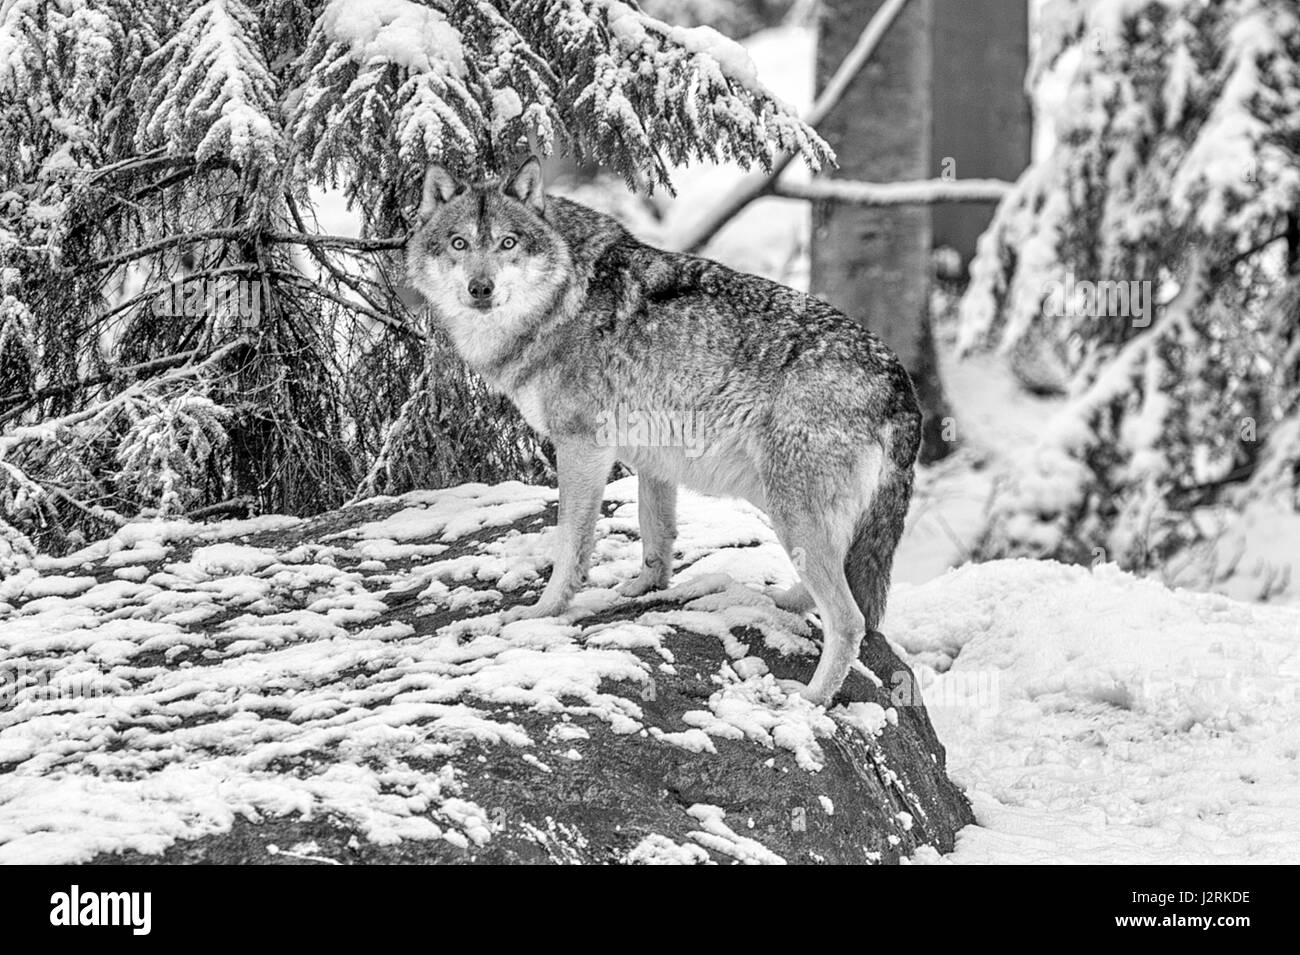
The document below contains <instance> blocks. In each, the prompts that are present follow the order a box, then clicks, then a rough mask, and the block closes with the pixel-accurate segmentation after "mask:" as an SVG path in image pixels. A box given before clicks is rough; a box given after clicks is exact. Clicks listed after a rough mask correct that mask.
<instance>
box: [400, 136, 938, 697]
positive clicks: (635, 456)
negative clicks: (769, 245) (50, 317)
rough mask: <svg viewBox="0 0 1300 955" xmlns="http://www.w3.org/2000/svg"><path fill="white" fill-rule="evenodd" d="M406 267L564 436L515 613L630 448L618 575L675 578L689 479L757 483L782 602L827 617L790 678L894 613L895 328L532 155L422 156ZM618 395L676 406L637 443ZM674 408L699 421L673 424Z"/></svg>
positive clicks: (826, 685) (902, 510)
mask: <svg viewBox="0 0 1300 955" xmlns="http://www.w3.org/2000/svg"><path fill="white" fill-rule="evenodd" d="M407 271H408V277H409V279H410V281H411V284H412V285H413V286H414V287H415V288H416V289H417V290H418V291H419V292H421V293H422V294H423V295H424V297H425V298H426V299H427V301H428V302H429V304H430V306H431V308H432V311H433V313H434V315H435V316H436V318H437V320H438V321H439V322H440V323H441V324H442V326H443V327H444V328H445V329H446V331H447V333H448V334H449V336H450V338H451V340H452V342H453V343H454V345H455V347H456V348H457V349H458V351H459V352H460V354H461V356H462V357H463V358H464V359H465V361H466V362H467V363H468V364H469V366H470V367H471V368H473V369H474V370H475V371H476V372H477V373H478V374H479V375H481V376H482V377H483V378H484V379H485V380H486V381H487V382H488V384H489V385H490V386H491V387H493V388H495V389H497V390H499V391H500V392H503V393H504V394H506V395H508V396H509V397H510V398H511V399H512V400H513V402H514V403H515V405H516V406H517V407H518V409H519V411H520V413H521V414H522V415H523V417H524V419H525V420H526V421H527V422H528V423H529V424H530V425H531V426H532V427H533V428H535V429H536V430H537V431H539V432H540V433H542V434H544V435H546V436H548V437H549V438H550V439H551V441H552V443H553V444H554V446H555V451H556V463H557V470H558V476H559V517H558V527H557V539H558V552H557V553H556V555H555V560H554V564H553V568H552V571H551V576H550V579H549V580H548V582H547V584H546V586H545V588H544V589H543V591H542V594H541V597H540V598H539V599H538V601H537V602H536V603H535V604H533V605H531V606H528V607H522V608H514V609H513V611H512V612H511V613H510V618H511V619H517V618H519V617H544V616H556V615H559V614H561V613H563V611H564V610H565V608H566V606H567V605H568V603H569V600H570V599H571V598H572V596H573V594H574V593H575V591H576V590H577V588H578V587H579V586H580V585H581V583H582V582H583V580H584V579H585V576H586V572H587V565H588V562H589V560H590V557H591V551H592V548H593V546H594V529H595V524H596V519H597V517H598V515H599V509H600V503H601V496H602V492H603V490H604V487H605V483H606V481H607V479H608V477H609V473H610V469H611V467H612V466H613V464H614V462H615V460H621V461H623V462H624V463H625V464H627V465H629V466H630V467H631V468H633V469H634V471H635V472H636V474H637V480H638V497H639V500H638V514H637V516H638V520H639V522H640V527H641V538H642V543H643V559H642V566H641V570H640V574H639V575H638V576H637V577H636V578H635V579H634V580H631V581H628V582H627V583H625V584H624V585H623V586H622V587H621V588H620V591H621V592H622V593H623V594H624V595H626V596H639V595H641V594H645V593H648V592H650V591H653V590H657V589H660V588H663V587H666V586H667V585H668V581H669V577H670V576H671V573H672V560H673V542H674V539H675V537H676V533H677V528H676V497H677V488H678V486H679V485H685V486H687V487H690V488H694V489H696V490H699V491H702V492H704V493H706V494H714V495H723V496H729V497H739V498H744V499H747V500H749V501H751V502H752V503H753V504H755V505H756V506H758V507H759V508H761V509H763V510H764V511H765V512H766V513H767V514H768V516H769V517H770V518H771V521H772V525H773V527H774V529H775V531H776V534H777V536H778V538H779V539H780V541H781V543H782V545H783V546H784V547H785V549H786V550H787V552H789V554H790V555H791V558H792V559H793V560H794V563H795V566H796V568H797V570H798V571H799V576H800V582H799V584H797V585H796V586H795V587H793V588H791V589H790V590H789V591H786V592H784V593H782V594H780V595H778V603H780V604H781V605H782V606H784V607H786V608H787V609H791V610H795V611H798V612H803V611H806V610H811V609H813V607H815V608H816V610H817V612H818V614H819V616H820V618H821V623H822V629H823V633H824V643H823V648H822V653H821V657H820V659H819V661H818V664H817V669H816V671H815V673H814V675H813V678H812V680H811V681H810V682H809V684H808V685H806V686H804V685H801V684H798V685H796V687H795V688H796V689H797V690H798V692H801V693H802V694H803V695H804V696H805V697H807V698H808V699H809V700H811V701H813V702H814V703H818V704H827V705H828V704H829V703H830V701H831V699H832V698H833V697H834V695H835V694H836V693H837V692H838V691H839V689H840V687H841V685H842V683H843V681H844V679H845V677H846V676H847V674H848V671H849V669H850V667H851V665H852V663H853V661H854V660H855V659H856V658H857V655H858V649H859V646H860V644H861V641H862V638H863V635H864V634H865V633H866V632H867V631H874V630H875V628H876V627H877V625H878V624H879V622H880V617H881V614H882V613H883V612H884V609H885V597H886V594H887V593H888V589H889V576H890V570H891V567H892V564H893V558H894V550H895V547H896V546H897V543H898V539H899V536H900V535H901V533H902V529H903V521H904V518H905V517H906V514H907V506H908V502H909V500H910V498H911V493H912V479H913V464H914V462H915V459H916V453H917V447H918V445H919V443H920V433H921V432H920V426H921V413H920V410H919V409H918V406H917V400H916V395H915V393H914V391H913V388H912V382H911V380H910V379H909V378H908V376H907V373H906V371H904V369H903V367H902V365H901V364H900V363H899V361H898V358H897V357H896V356H895V355H894V354H893V353H892V352H891V351H890V350H889V349H888V348H887V347H886V346H885V345H884V343H883V342H881V341H880V339H878V338H877V337H876V336H874V335H873V334H871V333H870V332H869V331H867V330H866V329H865V328H864V327H863V326H862V325H861V324H859V323H858V322H856V321H854V320H852V319H851V318H849V317H847V316H845V315H844V314H842V313H841V312H838V311H836V310H835V309H834V308H832V307H831V306H830V305H828V304H826V303H825V302H822V301H820V300H818V299H816V298H813V297H810V296H807V295H803V294H801V293H799V292H796V291H794V290H793V289H789V288H786V287H784V286H781V285H778V284H776V283H773V282H769V281H766V280H764V279H761V278H757V277H755V276H751V275H744V274H741V273H738V272H735V271H732V270H731V269H728V268H726V267H724V266H722V265H719V264H718V263H716V262H712V261H710V260H708V259H704V258H698V257H695V256H690V255H682V254H677V253H673V252H665V251H662V250H659V249H655V248H652V247H650V246H647V245H645V244H643V243H641V242H639V241H638V240H637V239H635V238H634V237H633V236H632V235H630V234H629V233H628V232H627V231H626V230H625V229H623V228H622V227H621V226H620V225H619V224H618V223H617V222H615V221H614V220H613V219H611V218H609V217H608V216H605V215H602V214H600V213H598V212H596V211H594V210H592V209H588V208H586V207H585V206H582V205H579V204H577V203H574V202H570V201H567V200H565V199H562V198H558V197H554V196H546V195H545V193H544V190H543V185H542V176H541V167H540V165H539V164H538V162H537V160H536V159H535V158H534V159H529V160H527V161H526V162H524V163H523V164H522V165H521V166H520V167H519V168H518V169H517V170H516V171H515V173H514V174H513V175H512V176H510V177H508V178H507V179H505V180H504V181H503V182H500V183H497V182H491V183H477V184H464V183H460V182H457V181H456V180H455V179H454V178H453V177H452V176H451V175H450V174H449V173H448V172H447V171H446V170H445V169H443V168H441V167H436V166H435V167H433V168H431V169H429V170H428V172H427V174H426V176H425V181H424V194H423V202H422V204H421V207H420V210H419V213H418V217H417V224H416V227H415V229H414V231H413V233H412V237H411V239H410V242H409V244H408V247H407ZM620 409H622V411H621V412H620ZM620 414H622V417H623V419H624V423H625V424H626V422H627V421H629V420H630V419H631V418H633V417H638V418H644V419H646V420H658V421H660V422H663V421H667V422H669V424H668V426H667V427H666V428H663V427H661V428H658V429H655V430H654V433H655V434H658V435H659V439H658V440H652V441H643V440H637V439H634V438H632V437H631V436H630V435H631V430H632V429H630V428H628V427H619V426H617V425H615V426H613V427H611V420H612V419H618V418H619V416H620ZM683 415H689V416H690V419H689V421H688V422H686V423H685V424H682V421H681V416H683ZM674 421H677V422H678V423H679V424H682V427H680V428H679V429H678V430H679V431H681V432H682V433H683V437H684V436H685V431H686V430H687V429H688V427H689V430H690V432H691V436H692V438H691V440H680V441H678V440H665V439H663V435H664V434H668V435H669V436H670V437H671V436H672V434H673V431H674V429H673V427H672V422H674ZM701 434H704V435H706V436H707V438H708V440H707V443H706V444H707V446H706V447H704V448H703V449H701V447H700V442H699V441H698V440H697V439H698V438H699V437H700V435H701ZM611 436H612V437H611ZM788 682H793V681H788Z"/></svg>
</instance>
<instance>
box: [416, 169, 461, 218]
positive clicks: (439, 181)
mask: <svg viewBox="0 0 1300 955" xmlns="http://www.w3.org/2000/svg"><path fill="white" fill-rule="evenodd" d="M464 188H465V187H464V186H462V185H461V184H460V183H458V182H457V181H456V178H455V177H454V176H453V175H452V174H451V173H449V172H448V171H447V170H446V168H445V167H443V166H438V165H434V166H430V167H429V171H428V172H426V173H425V174H424V194H423V196H422V197H421V200H420V218H421V219H427V218H429V216H431V215H433V213H434V210H435V209H437V208H438V206H439V205H441V204H442V203H444V202H446V201H447V200H448V199H450V198H452V197H453V196H455V195H456V194H458V193H459V192H460V191H461V190H462V189H464Z"/></svg>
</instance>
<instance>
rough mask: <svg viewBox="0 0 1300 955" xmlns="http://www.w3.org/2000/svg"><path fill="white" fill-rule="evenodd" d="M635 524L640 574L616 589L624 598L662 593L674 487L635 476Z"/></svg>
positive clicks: (669, 556)
mask: <svg viewBox="0 0 1300 955" xmlns="http://www.w3.org/2000/svg"><path fill="white" fill-rule="evenodd" d="M636 485H637V504H636V510H637V523H638V524H640V526H641V572H640V573H639V574H638V575H637V576H636V577H635V578H633V579H632V580H629V581H626V582H625V583H623V584H621V585H619V588H618V592H619V593H620V594H622V595H623V596H624V597H639V596H641V595H642V594H645V593H649V592H650V591H652V590H663V589H664V588H665V587H667V586H668V581H669V579H670V578H671V577H672V575H673V544H674V542H675V541H676V540H677V485H676V484H674V483H672V482H671V481H661V480H659V479H658V478H653V477H650V476H649V475H647V474H638V475H637V479H636Z"/></svg>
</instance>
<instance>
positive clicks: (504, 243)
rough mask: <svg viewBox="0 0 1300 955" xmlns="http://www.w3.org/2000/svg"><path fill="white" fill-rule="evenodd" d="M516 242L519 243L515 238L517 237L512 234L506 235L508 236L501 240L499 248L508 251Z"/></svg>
mask: <svg viewBox="0 0 1300 955" xmlns="http://www.w3.org/2000/svg"><path fill="white" fill-rule="evenodd" d="M518 244H519V240H517V239H516V238H515V237H514V236H512V235H508V236H506V237H505V238H504V239H502V240H501V248H502V249H504V250H505V251H507V252H509V251H510V250H511V249H513V248H514V247H515V246H517V245H518Z"/></svg>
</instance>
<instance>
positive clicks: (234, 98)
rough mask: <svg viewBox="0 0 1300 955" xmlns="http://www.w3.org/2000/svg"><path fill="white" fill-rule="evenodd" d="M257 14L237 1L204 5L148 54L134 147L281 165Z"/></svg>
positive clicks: (210, 0) (273, 94) (274, 99)
mask: <svg viewBox="0 0 1300 955" xmlns="http://www.w3.org/2000/svg"><path fill="white" fill-rule="evenodd" d="M259 29H260V28H259V26H258V21H257V17H255V16H254V15H253V13H252V12H250V10H249V9H248V7H247V6H245V4H244V3H243V2H242V0H207V2H206V3H202V4H200V5H199V6H198V7H196V8H195V10H194V12H193V13H191V14H190V16H189V17H188V18H187V19H186V20H185V22H184V23H183V24H182V25H181V27H180V29H179V30H177V32H176V33H175V34H174V35H173V36H172V37H171V38H170V39H168V41H167V42H166V43H164V44H163V45H162V47H160V48H159V49H158V50H157V51H156V52H155V53H153V54H152V55H151V56H149V57H148V58H147V59H146V60H145V62H144V64H143V66H142V77H141V79H140V81H139V84H138V86H137V88H138V89H139V90H140V91H141V92H143V93H145V103H144V107H143V109H142V110H141V114H142V118H141V122H140V127H139V130H138V132H137V134H136V141H137V145H138V146H139V147H140V148H148V147H150V146H153V145H157V144H164V145H166V146H167V147H168V148H169V150H171V151H175V152H189V151H193V153H194V157H195V159H196V160H197V161H198V162H200V163H201V162H204V161H205V160H209V159H214V158H226V159H229V160H230V161H232V162H234V163H236V164H238V165H241V166H246V167H251V166H255V165H259V164H264V165H269V166H274V165H276V164H278V161H279V155H280V153H281V152H282V141H281V134H280V130H279V122H278V112H279V107H278V94H277V88H276V82H275V78H274V77H273V76H272V75H271V71H270V69H269V67H268V66H267V64H266V61H265V59H264V57H263V53H262V47H261V40H260V36H259Z"/></svg>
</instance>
